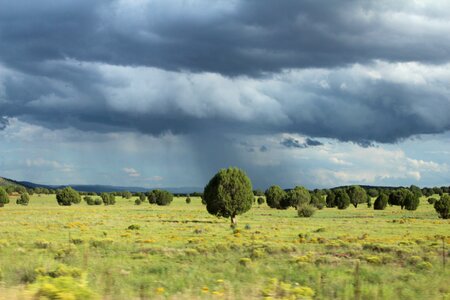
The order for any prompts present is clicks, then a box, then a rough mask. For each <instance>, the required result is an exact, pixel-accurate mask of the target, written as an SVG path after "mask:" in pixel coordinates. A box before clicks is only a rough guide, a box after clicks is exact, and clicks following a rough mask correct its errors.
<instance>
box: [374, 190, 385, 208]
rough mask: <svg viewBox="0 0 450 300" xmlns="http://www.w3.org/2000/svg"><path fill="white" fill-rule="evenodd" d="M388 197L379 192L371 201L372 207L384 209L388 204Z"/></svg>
mask: <svg viewBox="0 0 450 300" xmlns="http://www.w3.org/2000/svg"><path fill="white" fill-rule="evenodd" d="M388 200H389V197H388V196H387V195H386V194H383V193H382V194H380V195H379V196H378V197H377V199H376V200H375V202H374V203H373V209H375V210H384V209H385V208H386V206H387V204H388Z"/></svg>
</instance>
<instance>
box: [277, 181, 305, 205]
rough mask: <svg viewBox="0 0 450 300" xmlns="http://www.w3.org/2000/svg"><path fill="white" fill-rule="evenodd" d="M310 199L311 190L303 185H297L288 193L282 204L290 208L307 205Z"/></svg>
mask: <svg viewBox="0 0 450 300" xmlns="http://www.w3.org/2000/svg"><path fill="white" fill-rule="evenodd" d="M310 201H311V194H310V193H309V191H308V190H307V189H305V188H304V187H302V186H296V187H295V188H294V189H292V190H290V191H289V192H288V193H287V197H285V198H284V199H283V200H282V201H281V203H280V204H281V206H282V207H283V208H288V207H289V206H292V207H298V206H301V205H306V204H308V203H309V202H310Z"/></svg>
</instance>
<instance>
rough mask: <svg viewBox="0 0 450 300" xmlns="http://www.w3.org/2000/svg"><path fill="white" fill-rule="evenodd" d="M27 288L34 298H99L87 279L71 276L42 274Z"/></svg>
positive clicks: (79, 299)
mask: <svg viewBox="0 0 450 300" xmlns="http://www.w3.org/2000/svg"><path fill="white" fill-rule="evenodd" d="M27 290H28V291H29V292H30V293H31V294H32V297H33V299H49V300H61V299H71V300H72V299H73V300H89V299H99V297H98V296H97V295H96V294H95V293H94V292H93V291H91V290H90V289H89V288H88V287H87V282H86V280H85V279H75V278H73V277H69V276H62V277H57V278H53V277H50V276H41V277H38V279H37V281H36V282H35V283H33V284H31V285H29V286H28V288H27Z"/></svg>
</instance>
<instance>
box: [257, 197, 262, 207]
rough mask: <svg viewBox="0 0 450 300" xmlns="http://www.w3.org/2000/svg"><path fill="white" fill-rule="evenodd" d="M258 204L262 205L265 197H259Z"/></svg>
mask: <svg viewBox="0 0 450 300" xmlns="http://www.w3.org/2000/svg"><path fill="white" fill-rule="evenodd" d="M257 201H258V205H261V204H263V203H264V198H263V197H258V200H257Z"/></svg>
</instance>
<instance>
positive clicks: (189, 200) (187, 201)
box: [186, 196, 191, 204]
mask: <svg viewBox="0 0 450 300" xmlns="http://www.w3.org/2000/svg"><path fill="white" fill-rule="evenodd" d="M186 203H187V204H190V203H191V197H189V196H188V197H186Z"/></svg>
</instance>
